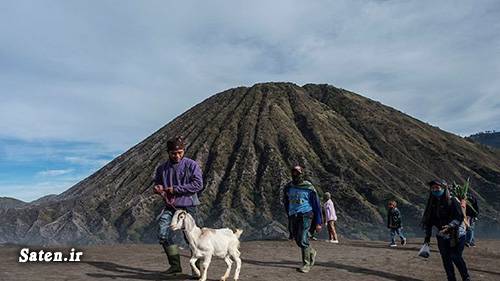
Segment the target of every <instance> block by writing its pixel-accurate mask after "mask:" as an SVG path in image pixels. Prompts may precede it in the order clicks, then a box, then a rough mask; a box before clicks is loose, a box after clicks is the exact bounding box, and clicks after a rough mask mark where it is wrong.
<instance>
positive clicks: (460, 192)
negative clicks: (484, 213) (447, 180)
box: [451, 178, 476, 212]
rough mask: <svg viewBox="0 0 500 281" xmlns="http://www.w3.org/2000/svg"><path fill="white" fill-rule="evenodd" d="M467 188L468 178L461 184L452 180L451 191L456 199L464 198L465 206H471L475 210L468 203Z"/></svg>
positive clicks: (468, 187)
mask: <svg viewBox="0 0 500 281" xmlns="http://www.w3.org/2000/svg"><path fill="white" fill-rule="evenodd" d="M469 189H470V180H469V178H467V181H465V183H464V184H463V185H459V184H457V183H456V182H453V187H452V190H451V193H452V195H453V196H455V197H457V198H458V199H460V200H465V202H466V203H467V208H471V209H472V210H474V212H475V211H476V210H475V209H474V207H473V206H472V204H471V203H470V201H469V198H468V196H467V195H468V194H469Z"/></svg>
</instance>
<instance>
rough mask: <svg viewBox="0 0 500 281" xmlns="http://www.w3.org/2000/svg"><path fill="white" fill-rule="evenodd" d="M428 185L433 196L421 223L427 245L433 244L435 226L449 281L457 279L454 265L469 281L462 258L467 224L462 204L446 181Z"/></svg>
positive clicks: (465, 280)
mask: <svg viewBox="0 0 500 281" xmlns="http://www.w3.org/2000/svg"><path fill="white" fill-rule="evenodd" d="M428 185H429V187H430V194H429V198H428V200H427V206H426V207H425V211H424V217H423V220H422V222H423V226H424V229H425V240H424V243H426V244H429V243H430V239H431V235H432V229H433V228H434V227H436V228H437V230H438V233H437V235H436V238H437V243H438V248H439V253H440V254H441V260H442V261H443V267H444V269H445V271H446V276H447V278H448V281H456V280H457V279H456V277H455V268H454V267H453V265H455V266H456V267H457V269H458V271H459V272H460V275H461V277H462V280H463V281H470V276H469V272H468V270H467V265H466V263H465V260H464V259H463V257H462V254H463V251H464V246H465V223H464V214H463V211H462V207H461V205H460V201H459V200H458V199H457V198H456V197H453V196H451V194H450V192H449V190H448V185H447V183H446V181H444V180H439V179H438V180H433V181H431V182H429V183H428Z"/></svg>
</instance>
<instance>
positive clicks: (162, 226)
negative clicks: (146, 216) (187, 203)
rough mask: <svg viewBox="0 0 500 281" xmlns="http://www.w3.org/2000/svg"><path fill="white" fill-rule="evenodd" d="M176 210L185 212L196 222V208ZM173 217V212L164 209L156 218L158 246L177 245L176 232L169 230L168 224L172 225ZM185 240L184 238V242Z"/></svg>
mask: <svg viewBox="0 0 500 281" xmlns="http://www.w3.org/2000/svg"><path fill="white" fill-rule="evenodd" d="M178 209H182V210H186V211H187V212H188V213H189V214H190V215H191V216H193V218H194V220H195V221H196V222H198V221H197V218H198V216H197V212H196V206H192V207H178ZM173 216H174V212H173V211H171V210H168V209H164V210H163V211H162V213H161V214H160V215H159V216H158V241H159V242H160V244H163V245H165V246H170V245H175V244H178V243H176V241H179V240H180V239H178V236H179V235H178V232H177V233H176V231H173V230H172V229H170V224H171V223H172V217H173ZM176 234H177V235H176ZM185 239H186V238H185V237H184V240H185Z"/></svg>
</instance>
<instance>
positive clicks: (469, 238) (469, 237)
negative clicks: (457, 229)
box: [465, 218, 476, 245]
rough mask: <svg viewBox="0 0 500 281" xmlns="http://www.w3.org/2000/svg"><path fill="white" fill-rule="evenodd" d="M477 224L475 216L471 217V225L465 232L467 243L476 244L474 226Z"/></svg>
mask: <svg viewBox="0 0 500 281" xmlns="http://www.w3.org/2000/svg"><path fill="white" fill-rule="evenodd" d="M475 226H476V221H475V220H474V218H471V219H470V227H469V228H468V229H467V232H466V234H465V243H467V244H469V245H474V227H475Z"/></svg>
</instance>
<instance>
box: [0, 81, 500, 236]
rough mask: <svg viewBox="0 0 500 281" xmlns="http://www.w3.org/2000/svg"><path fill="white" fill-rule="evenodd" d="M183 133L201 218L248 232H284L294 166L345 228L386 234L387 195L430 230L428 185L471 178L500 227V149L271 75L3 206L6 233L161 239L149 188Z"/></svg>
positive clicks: (413, 227) (0, 218)
mask: <svg viewBox="0 0 500 281" xmlns="http://www.w3.org/2000/svg"><path fill="white" fill-rule="evenodd" d="M177 134H182V135H184V136H185V137H186V138H187V140H188V142H189V146H188V148H187V156H188V157H190V158H193V159H195V160H197V161H198V162H199V163H200V165H201V167H202V169H203V172H204V180H205V190H204V192H203V194H202V196H201V200H202V206H201V207H200V211H201V214H202V217H203V220H204V225H206V226H211V227H220V226H222V225H225V226H235V227H240V228H243V229H244V230H245V232H244V238H246V239H249V238H252V239H263V238H278V237H283V236H284V235H285V234H284V226H283V225H286V224H285V223H286V217H285V215H284V213H283V208H282V206H281V205H280V199H279V198H280V187H282V186H283V185H284V184H285V183H286V182H287V181H288V180H289V177H290V174H289V167H290V166H291V165H294V164H297V163H299V164H301V165H303V166H305V168H306V169H307V171H308V177H309V178H310V180H311V181H312V182H313V183H314V184H315V185H316V187H317V189H318V191H319V192H320V193H321V194H322V193H323V192H325V191H330V192H331V193H332V194H333V197H334V200H335V203H336V208H337V210H338V213H339V222H338V229H339V231H340V233H341V234H343V235H345V236H348V237H351V238H377V237H384V238H385V236H387V233H386V232H387V231H386V229H385V223H384V220H385V214H386V210H385V205H386V201H387V200H389V199H396V200H397V201H398V202H399V207H400V209H401V211H402V213H403V216H404V225H405V229H406V231H407V232H410V233H417V234H421V230H420V228H419V221H420V217H421V214H422V212H423V205H424V204H425V202H426V198H427V196H428V189H427V187H426V186H425V182H427V181H429V180H430V179H433V178H436V177H443V178H446V179H448V180H449V181H458V182H461V181H464V180H465V179H466V178H469V177H470V178H471V181H472V186H473V188H474V192H475V193H476V194H477V195H478V198H479V202H480V204H481V211H482V216H481V224H480V225H479V228H480V229H479V232H478V233H479V235H483V236H485V235H498V234H500V224H499V221H498V219H499V217H500V216H499V214H500V213H499V211H500V153H499V152H498V151H493V150H490V149H487V148H485V147H484V146H481V145H478V144H476V143H474V142H470V141H468V140H466V139H464V138H461V137H459V136H456V135H454V134H451V133H448V132H445V131H442V130H440V129H439V128H436V127H433V126H430V125H428V124H425V123H423V122H421V121H419V120H416V119H414V118H412V117H410V116H408V115H405V114H403V113H401V112H400V111H398V110H395V109H393V108H390V107H387V106H384V105H382V104H380V103H379V102H376V101H373V100H370V99H367V98H364V97H362V96H360V95H357V94H355V93H352V92H349V91H346V90H343V89H338V88H335V87H333V86H329V85H312V84H308V85H304V86H302V87H300V86H297V85H295V84H291V83H264V84H257V85H254V86H252V87H239V88H234V89H230V90H227V91H225V92H222V93H219V94H216V95H214V96H212V97H210V98H208V99H207V100H205V101H203V102H202V103H200V104H198V105H196V106H194V107H193V108H191V109H190V110H188V111H187V112H185V113H184V114H182V115H180V116H179V117H177V118H176V119H174V120H173V121H172V122H170V123H168V124H167V125H166V126H164V127H163V128H161V129H160V130H158V131H157V132H155V133H154V134H153V135H151V136H150V137H148V138H147V139H145V140H144V141H142V142H141V143H139V144H137V145H136V146H134V147H132V148H131V149H130V150H128V151H127V152H125V153H124V154H122V155H121V156H119V157H118V158H116V159H114V160H113V161H112V162H110V163H109V164H108V165H106V166H105V167H103V168H102V169H100V170H99V171H98V172H96V173H95V174H93V175H91V176H90V177H88V178H86V179H85V180H83V181H81V182H80V183H78V184H76V185H75V186H73V187H72V188H70V189H69V190H67V191H66V192H64V193H62V194H60V195H58V196H57V197H55V198H51V200H49V201H47V202H44V203H41V204H37V205H29V206H27V207H24V208H21V209H19V208H18V209H5V210H0V242H22V243H32V244H39V243H82V244H89V243H90V244H92V243H109V242H127V241H145V242H154V241H155V239H156V238H155V237H156V234H155V231H156V225H155V223H154V218H155V216H156V215H157V214H158V213H159V212H160V210H161V208H162V202H161V200H160V199H159V198H158V197H157V196H155V195H154V194H153V193H152V192H151V190H150V188H148V187H149V185H150V183H151V179H152V177H153V173H154V171H155V168H156V167H157V165H159V164H160V163H161V162H162V161H164V160H165V159H167V154H166V150H165V147H166V141H167V140H168V139H169V138H170V137H172V136H174V135H177Z"/></svg>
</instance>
